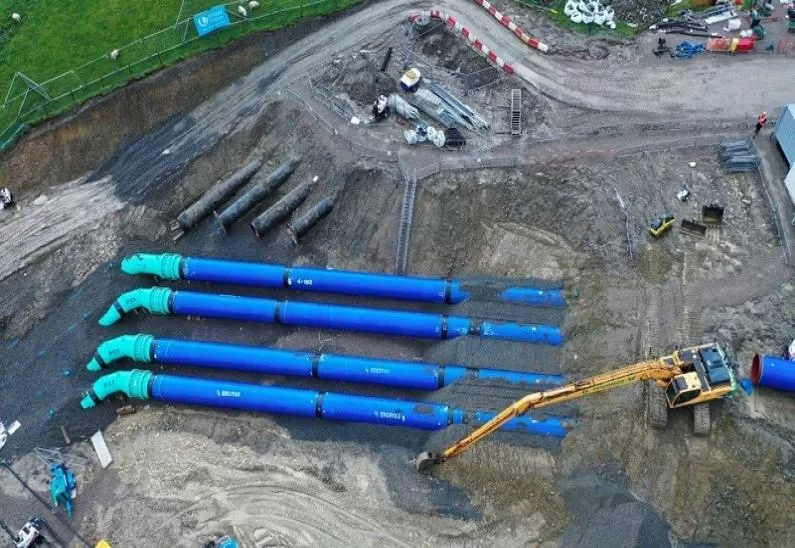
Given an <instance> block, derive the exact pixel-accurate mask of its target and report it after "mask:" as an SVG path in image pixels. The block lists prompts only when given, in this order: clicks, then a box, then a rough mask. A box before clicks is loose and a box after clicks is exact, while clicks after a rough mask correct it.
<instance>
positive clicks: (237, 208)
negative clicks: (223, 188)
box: [215, 158, 298, 232]
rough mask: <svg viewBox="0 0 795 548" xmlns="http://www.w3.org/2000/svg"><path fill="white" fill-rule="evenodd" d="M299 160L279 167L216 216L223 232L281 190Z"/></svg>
mask: <svg viewBox="0 0 795 548" xmlns="http://www.w3.org/2000/svg"><path fill="white" fill-rule="evenodd" d="M297 165H298V159H296V158H293V159H290V160H288V161H287V162H285V163H283V164H282V165H280V166H279V167H277V168H276V169H275V170H274V171H273V172H271V174H270V175H268V176H267V177H266V178H265V180H264V181H257V183H256V184H255V185H254V186H252V187H251V188H250V189H248V190H247V191H246V192H245V194H243V195H242V196H241V197H240V198H238V199H237V200H235V201H234V202H232V204H231V205H230V206H229V207H227V208H226V209H225V210H224V211H223V212H222V213H217V212H216V214H215V220H216V221H217V222H218V226H220V227H221V230H223V231H224V232H226V229H228V228H229V227H230V226H232V225H233V224H235V223H236V222H237V221H239V220H240V219H241V217H243V215H245V214H246V213H247V212H248V211H249V210H250V209H251V208H253V207H254V206H255V205H257V203H259V202H261V201H262V200H263V199H264V198H265V196H267V195H268V194H270V193H271V192H273V191H274V190H276V189H277V188H279V187H280V186H281V185H282V184H283V183H284V182H285V181H286V180H287V179H288V178H289V177H290V175H292V174H293V171H295V167H296V166H297Z"/></svg>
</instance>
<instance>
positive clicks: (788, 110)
mask: <svg viewBox="0 0 795 548" xmlns="http://www.w3.org/2000/svg"><path fill="white" fill-rule="evenodd" d="M775 135H776V140H777V141H778V144H779V145H780V146H781V150H783V151H784V155H785V156H786V157H787V161H788V162H789V165H790V166H792V165H795V104H790V105H787V106H786V107H784V111H783V112H782V113H781V117H780V118H779V119H778V122H776V131H775Z"/></svg>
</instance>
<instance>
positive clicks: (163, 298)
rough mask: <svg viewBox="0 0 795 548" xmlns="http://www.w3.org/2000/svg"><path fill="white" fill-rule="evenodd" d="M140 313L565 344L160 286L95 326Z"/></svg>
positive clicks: (461, 322) (117, 305)
mask: <svg viewBox="0 0 795 548" xmlns="http://www.w3.org/2000/svg"><path fill="white" fill-rule="evenodd" d="M138 308H143V309H147V310H149V311H150V312H153V313H158V314H168V313H174V314H180V315H185V316H205V317H210V318H223V319H229V320H243V321H254V322H264V323H275V324H284V325H293V326H301V327H314V328H319V329H339V330H344V331H360V332H365V333H380V334H384V335H402V336H407V337H421V338H428V339H442V340H444V339H454V338H457V337H463V336H466V335H471V336H479V337H483V338H490V339H503V340H512V341H524V342H531V343H538V344H550V345H555V346H557V345H560V344H562V343H563V334H562V333H561V330H560V328H558V327H555V326H551V325H533V324H517V323H502V322H494V321H491V320H482V321H481V320H474V319H471V318H466V317H463V316H447V315H443V314H429V313H425V312H406V311H396V310H381V309H374V308H359V307H353V306H341V305H331V304H319V303H307V302H295V301H276V300H272V299H263V298H258V297H241V296H235V295H218V294H214V293H197V292H195V291H179V290H172V289H169V288H163V287H154V288H151V289H137V290H134V291H130V292H127V293H124V294H122V295H121V296H120V297H119V298H118V299H116V301H115V302H114V303H113V305H112V306H111V307H110V309H108V311H107V312H106V313H105V314H104V315H103V316H102V318H100V320H99V323H100V325H105V326H107V325H111V324H113V323H116V321H118V320H119V319H121V314H122V313H124V312H130V311H132V310H135V309H138Z"/></svg>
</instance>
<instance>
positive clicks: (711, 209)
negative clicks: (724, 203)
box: [701, 204, 723, 225]
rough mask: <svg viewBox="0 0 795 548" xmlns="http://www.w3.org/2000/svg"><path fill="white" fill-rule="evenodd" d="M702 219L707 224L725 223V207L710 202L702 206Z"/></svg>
mask: <svg viewBox="0 0 795 548" xmlns="http://www.w3.org/2000/svg"><path fill="white" fill-rule="evenodd" d="M701 221H702V222H703V223H704V224H707V225H720V224H722V223H723V208H722V207H720V206H719V205H716V204H710V205H707V206H704V207H702V208H701Z"/></svg>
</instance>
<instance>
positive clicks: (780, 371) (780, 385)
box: [751, 354, 795, 392]
mask: <svg viewBox="0 0 795 548" xmlns="http://www.w3.org/2000/svg"><path fill="white" fill-rule="evenodd" d="M751 380H752V381H753V383H754V384H755V385H757V386H764V387H765V388H775V389H776V390H786V391H788V392H795V362H794V361H790V360H787V359H784V358H777V357H775V356H766V355H764V354H757V355H755V356H754V361H753V362H752V363H751Z"/></svg>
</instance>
